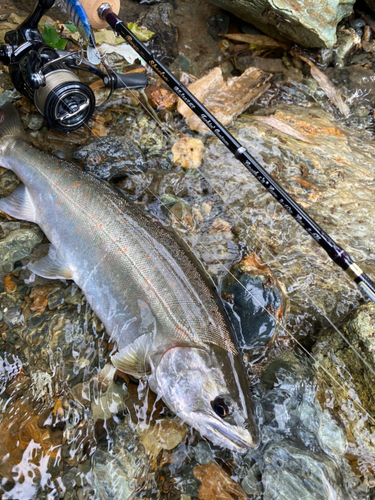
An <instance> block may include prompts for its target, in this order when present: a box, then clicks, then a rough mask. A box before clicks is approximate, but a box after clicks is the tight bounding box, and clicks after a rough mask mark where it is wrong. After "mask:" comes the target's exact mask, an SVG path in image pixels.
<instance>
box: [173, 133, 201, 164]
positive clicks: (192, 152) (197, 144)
mask: <svg viewBox="0 0 375 500" xmlns="http://www.w3.org/2000/svg"><path fill="white" fill-rule="evenodd" d="M203 150H204V144H203V142H202V141H201V140H200V139H195V138H194V137H190V138H188V137H182V138H181V139H179V140H178V141H177V142H175V143H174V144H173V146H172V153H173V162H174V163H178V164H180V165H181V167H182V168H193V169H194V168H198V167H199V165H200V164H201V161H202V156H203Z"/></svg>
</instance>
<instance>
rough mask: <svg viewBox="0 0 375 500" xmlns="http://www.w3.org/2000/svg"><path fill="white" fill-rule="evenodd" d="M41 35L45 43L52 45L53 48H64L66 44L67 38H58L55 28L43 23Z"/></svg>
mask: <svg viewBox="0 0 375 500" xmlns="http://www.w3.org/2000/svg"><path fill="white" fill-rule="evenodd" d="M42 37H43V39H44V41H45V42H46V44H47V45H49V46H50V47H52V48H53V49H60V50H64V49H65V46H66V44H67V40H64V39H63V38H60V37H59V35H58V34H57V32H56V30H55V29H54V28H52V26H49V25H48V24H45V25H44V33H42Z"/></svg>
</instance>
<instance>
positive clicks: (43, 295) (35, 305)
mask: <svg viewBox="0 0 375 500" xmlns="http://www.w3.org/2000/svg"><path fill="white" fill-rule="evenodd" d="M52 289H53V286H52V285H37V286H35V287H34V288H33V289H32V290H31V293H30V298H31V299H33V302H32V304H30V310H31V311H39V312H43V311H44V309H45V308H46V307H47V304H48V299H47V295H48V294H49V293H50V292H51V291H52Z"/></svg>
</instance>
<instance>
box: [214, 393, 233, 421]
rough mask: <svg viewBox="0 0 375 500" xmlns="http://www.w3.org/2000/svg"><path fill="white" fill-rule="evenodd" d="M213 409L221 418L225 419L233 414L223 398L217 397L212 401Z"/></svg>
mask: <svg viewBox="0 0 375 500" xmlns="http://www.w3.org/2000/svg"><path fill="white" fill-rule="evenodd" d="M211 407H212V409H213V410H214V412H215V413H216V415H218V416H219V417H220V418H225V417H227V416H228V415H229V414H230V413H231V407H230V405H229V404H228V401H226V400H225V399H224V398H223V397H222V396H217V397H216V398H215V399H214V400H213V401H211Z"/></svg>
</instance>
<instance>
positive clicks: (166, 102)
mask: <svg viewBox="0 0 375 500" xmlns="http://www.w3.org/2000/svg"><path fill="white" fill-rule="evenodd" d="M148 101H149V103H150V105H151V106H152V107H153V108H155V109H158V110H164V109H166V110H169V111H171V110H173V109H175V108H176V105H177V96H176V95H175V94H172V93H171V92H169V91H168V90H166V89H161V88H156V89H154V90H153V91H152V92H150V93H149V96H148Z"/></svg>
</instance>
